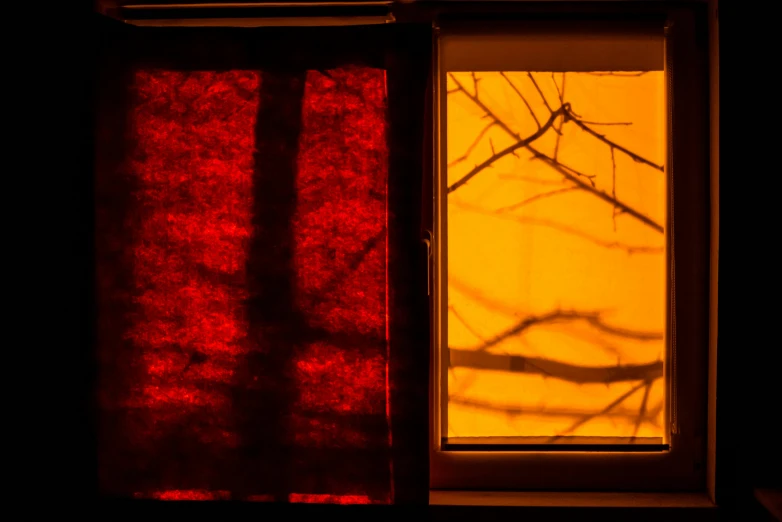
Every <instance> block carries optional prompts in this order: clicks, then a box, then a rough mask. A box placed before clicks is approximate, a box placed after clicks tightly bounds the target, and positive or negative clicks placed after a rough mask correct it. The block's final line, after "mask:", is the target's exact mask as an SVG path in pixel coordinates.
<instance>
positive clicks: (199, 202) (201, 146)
mask: <svg viewBox="0 0 782 522" xmlns="http://www.w3.org/2000/svg"><path fill="white" fill-rule="evenodd" d="M258 85H259V75H258V74H257V73H254V72H244V71H232V72H225V73H214V72H193V73H187V74H186V73H179V72H165V71H158V72H146V71H139V72H137V73H136V76H135V89H136V94H137V104H136V106H135V111H134V113H133V126H134V130H135V149H134V153H133V156H132V157H131V160H130V171H131V175H132V176H134V177H135V182H136V186H137V187H138V189H137V192H136V193H135V194H134V196H135V199H136V200H137V201H138V207H137V208H136V212H138V222H137V225H136V227H135V229H134V241H133V243H132V245H130V248H131V249H132V252H133V257H134V264H133V267H134V273H133V276H134V279H133V294H134V298H133V301H134V302H135V304H136V306H137V308H136V309H137V316H136V318H135V320H134V321H133V322H132V326H131V328H130V330H129V331H128V332H127V333H126V336H127V338H129V339H130V340H131V341H132V342H133V345H134V346H136V347H137V349H138V353H139V362H140V363H141V364H142V365H143V367H144V368H145V370H146V371H145V372H144V373H145V374H146V377H145V378H144V379H143V380H142V381H141V382H138V383H137V384H138V387H137V388H136V389H135V390H134V393H132V394H131V397H130V400H129V404H128V406H130V407H135V408H146V409H147V411H148V414H149V416H150V418H149V422H148V424H147V426H148V427H149V432H148V433H147V434H146V437H148V438H149V439H155V438H161V437H165V436H166V435H167V433H168V432H170V431H171V430H175V429H178V427H179V426H180V424H181V423H182V422H185V421H184V419H185V418H186V417H191V416H192V415H194V414H195V415H198V416H199V417H201V418H202V419H203V422H201V423H200V424H199V427H198V428H195V427H194V428H193V429H192V430H190V436H192V437H195V438H197V439H198V440H200V441H201V442H202V443H218V444H225V445H228V446H230V445H232V444H233V443H235V440H234V439H235V437H234V435H233V434H232V433H231V426H230V414H231V413H230V409H231V401H230V396H229V395H228V394H227V393H226V391H225V388H222V389H221V388H220V384H223V385H227V384H229V383H230V382H231V379H232V378H233V375H234V371H235V368H236V364H237V362H238V359H239V357H240V355H241V354H242V353H243V352H245V351H246V348H245V347H244V345H243V343H244V339H245V337H246V335H247V324H246V321H245V319H244V317H243V299H244V298H245V295H246V294H245V291H244V288H243V284H244V280H245V273H244V272H245V263H246V257H247V254H246V244H247V241H248V238H249V237H250V231H251V228H250V223H251V217H252V216H251V209H252V198H251V191H250V188H251V186H252V176H253V150H254V141H253V129H254V120H255V116H256V113H257V110H258V107H257V104H258V99H257V90H258ZM193 457H194V458H196V456H193ZM206 473H208V471H207V472H206ZM186 494H188V495H190V494H192V495H200V494H201V493H193V492H192V491H189V492H177V491H173V492H166V493H164V494H161V495H162V496H160V497H159V498H163V499H167V498H180V497H177V496H176V495H186ZM171 495H174V496H173V497H172V496H171ZM181 498H184V497H181Z"/></svg>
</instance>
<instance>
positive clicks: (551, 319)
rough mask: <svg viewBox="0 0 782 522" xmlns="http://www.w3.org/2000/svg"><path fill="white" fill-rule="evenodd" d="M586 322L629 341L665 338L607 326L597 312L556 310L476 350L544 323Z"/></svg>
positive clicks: (527, 320)
mask: <svg viewBox="0 0 782 522" xmlns="http://www.w3.org/2000/svg"><path fill="white" fill-rule="evenodd" d="M577 320H584V321H586V322H588V323H589V324H590V325H592V326H594V327H596V328H598V329H600V330H602V331H604V332H606V333H610V334H611V335H615V336H618V337H626V338H629V339H636V340H642V341H657V340H661V339H662V338H663V334H661V333H657V332H643V331H634V330H628V329H624V328H617V327H614V326H609V325H606V324H605V323H604V322H603V320H602V319H601V318H600V314H599V313H597V312H574V311H560V310H555V311H553V312H549V313H547V314H543V315H537V316H536V315H530V316H528V317H525V318H524V319H522V320H521V321H519V322H518V323H516V324H515V325H514V326H512V327H511V328H508V329H507V330H505V331H504V332H502V333H500V334H498V335H496V336H494V337H492V338H491V339H489V340H487V341H486V342H485V343H483V344H482V345H480V346H478V347H476V348H474V350H475V351H484V350H488V349H489V348H491V347H493V346H496V345H498V344H499V343H501V342H502V341H504V340H505V339H508V338H510V337H514V336H517V335H519V334H521V333H522V332H524V331H525V330H527V329H529V328H531V327H533V326H536V325H539V324H544V323H556V322H562V321H577Z"/></svg>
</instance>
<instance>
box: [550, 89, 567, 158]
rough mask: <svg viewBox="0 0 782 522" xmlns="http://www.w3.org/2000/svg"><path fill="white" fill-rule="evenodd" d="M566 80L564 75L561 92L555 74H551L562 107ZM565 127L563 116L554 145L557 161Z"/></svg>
mask: <svg viewBox="0 0 782 522" xmlns="http://www.w3.org/2000/svg"><path fill="white" fill-rule="evenodd" d="M565 78H566V73H562V90H561V91H560V90H559V87H558V86H557V80H556V78H554V73H551V80H552V81H553V82H554V87H557V94H559V103H560V105H564V104H565ZM564 126H565V117H564V116H563V117H562V118H561V119H560V120H559V129H558V130H559V132H557V141H556V143H555V144H554V159H557V158H558V157H559V143H560V141H561V139H562V127H564Z"/></svg>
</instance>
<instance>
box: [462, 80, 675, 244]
mask: <svg viewBox="0 0 782 522" xmlns="http://www.w3.org/2000/svg"><path fill="white" fill-rule="evenodd" d="M452 78H453V80H454V83H456V85H457V88H458V89H459V90H461V91H462V92H463V93H464V94H465V95H466V96H467V97H468V98H470V100H472V101H473V103H475V104H476V105H478V107H480V108H481V109H482V110H483V111H484V112H485V113H486V114H487V115H488V116H489V117H490V118H491V119H492V120H494V121H495V122H496V123H497V125H498V126H499V127H500V128H501V129H502V130H504V131H505V132H506V133H507V134H509V135H510V136H512V137H514V138H516V139H517V140H519V141H518V142H517V143H516V144H514V145H512V146H510V147H508V148H507V149H505V150H504V151H503V152H501V153H500V154H494V155H492V156H491V157H490V158H489V159H487V160H486V161H484V162H483V163H481V164H480V165H478V166H476V167H475V168H474V169H473V170H471V171H470V172H469V173H467V174H466V175H465V176H464V177H462V178H461V179H460V180H459V181H457V182H456V183H454V184H453V185H451V186H450V187H448V193H449V194H450V193H452V192H453V191H455V190H456V189H458V188H459V187H461V186H462V185H464V184H465V183H466V182H467V181H469V179H471V178H472V177H473V176H475V175H476V174H478V173H479V172H480V171H482V170H483V169H485V168H486V167H488V166H489V165H491V164H492V163H493V162H494V161H496V160H498V159H500V158H501V157H504V156H506V155H507V154H509V153H512V152H514V151H515V150H517V149H519V148H521V147H526V148H527V149H529V150H530V151H531V152H532V153H533V154H534V155H535V156H536V157H537V158H538V159H543V160H545V161H546V163H547V164H548V165H549V166H550V167H552V168H553V169H554V170H556V171H557V172H559V173H560V174H561V175H563V176H564V177H565V178H567V179H569V180H570V181H573V182H574V183H576V184H577V185H579V186H581V188H583V189H585V190H586V191H587V192H590V193H592V194H593V195H595V196H597V197H599V198H600V199H602V200H603V201H605V202H607V203H609V204H611V205H612V206H613V207H615V208H619V209H620V210H622V212H624V213H626V214H628V215H630V216H632V217H634V218H636V219H638V220H640V221H641V222H643V223H644V224H645V225H648V226H650V227H652V228H653V229H655V230H656V231H657V232H660V233H662V232H663V231H664V229H663V227H662V225H660V224H658V223H656V222H655V221H654V220H652V219H651V218H649V217H648V216H646V215H644V214H642V213H641V212H639V211H637V210H635V209H634V208H632V207H630V206H629V205H627V204H625V203H622V202H620V201H618V200H616V199H615V198H612V197H611V196H610V195H609V194H606V193H605V192H603V191H602V190H599V189H597V188H595V184H594V182H593V181H592V178H594V176H590V175H587V174H584V173H582V172H579V171H577V170H576V169H573V168H570V167H567V166H565V165H563V164H562V163H561V162H559V161H557V160H555V159H554V158H552V157H550V156H548V155H546V154H543V153H542V152H540V151H539V150H537V149H535V148H534V147H532V146H531V143H532V142H534V141H535V140H536V139H538V138H540V137H541V136H542V135H543V134H544V133H545V131H546V130H547V129H548V128H550V127H551V126H552V125H553V124H554V121H556V116H558V115H559V114H563V115H565V116H567V115H568V114H569V113H570V112H572V111H570V105H563V106H562V107H560V108H559V109H558V110H557V111H555V112H553V113H552V115H551V117H550V118H549V120H548V121H547V122H546V123H545V124H544V125H543V126H541V127H540V128H539V129H538V131H537V132H535V133H534V134H532V135H531V136H530V137H528V138H526V139H523V140H522V139H521V138H520V137H519V135H518V134H517V133H515V132H514V131H513V130H512V129H511V128H510V127H509V126H508V125H507V124H506V123H505V122H503V121H502V120H501V119H499V117H497V115H496V114H495V113H494V112H493V111H492V110H491V109H489V107H487V106H486V104H484V103H483V102H482V101H481V100H480V99H478V98H477V97H475V96H472V95H471V94H470V93H469V92H468V91H467V90H466V89H465V88H464V86H463V85H462V84H461V83H460V82H459V81H458V79H456V78H455V77H453V76H452ZM541 94H542V93H541ZM570 119H572V118H570ZM578 178H585V179H588V180H589V181H590V182H589V184H586V183H584V182H583V181H581V180H580V179H578Z"/></svg>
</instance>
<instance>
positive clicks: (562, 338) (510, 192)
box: [444, 71, 667, 443]
mask: <svg viewBox="0 0 782 522" xmlns="http://www.w3.org/2000/svg"><path fill="white" fill-rule="evenodd" d="M447 88H448V94H447V187H448V189H447V190H448V192H447V196H446V198H447V263H448V265H447V266H448V284H447V295H448V301H447V306H448V311H447V313H448V317H447V324H448V327H447V340H448V348H449V350H448V354H447V359H446V360H447V361H448V363H449V367H448V381H447V386H448V399H447V400H448V405H447V408H448V411H447V430H446V431H447V436H448V437H449V438H461V437H516V438H518V437H522V438H524V437H526V439H518V441H519V442H523V441H525V440H528V441H534V442H558V441H561V440H562V439H569V438H571V437H589V440H590V441H592V442H594V441H598V442H600V441H611V442H628V441H644V442H653V443H662V442H663V437H664V432H665V430H664V410H665V408H664V404H665V395H666V394H665V386H664V379H663V373H664V372H663V370H664V359H665V342H664V333H665V330H666V329H665V320H666V252H665V244H666V242H665V226H666V220H665V216H666V190H667V184H666V174H665V172H664V159H665V138H666V133H665V109H664V96H665V89H664V81H663V72H662V71H651V72H565V73H562V72H556V73H551V72H518V71H517V72H492V71H483V72H476V73H471V72H452V73H448V75H447ZM444 432H445V431H444ZM476 440H477V439H476ZM508 440H510V439H508ZM574 440H575V439H574ZM582 440H586V439H582Z"/></svg>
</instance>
